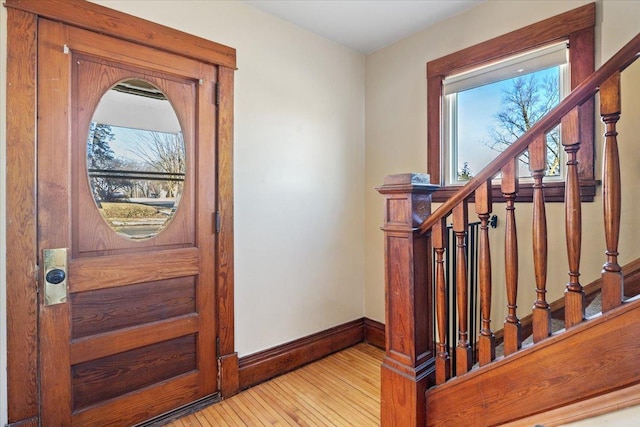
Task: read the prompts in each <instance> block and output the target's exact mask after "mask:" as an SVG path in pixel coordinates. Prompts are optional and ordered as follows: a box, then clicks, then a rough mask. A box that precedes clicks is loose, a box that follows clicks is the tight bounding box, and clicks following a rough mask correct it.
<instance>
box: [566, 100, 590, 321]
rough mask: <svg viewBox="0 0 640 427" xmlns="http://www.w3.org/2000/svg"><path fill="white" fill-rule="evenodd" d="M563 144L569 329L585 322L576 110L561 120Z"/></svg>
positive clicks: (577, 118)
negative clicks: (565, 164)
mask: <svg viewBox="0 0 640 427" xmlns="http://www.w3.org/2000/svg"><path fill="white" fill-rule="evenodd" d="M561 125H562V126H561V130H562V145H563V146H564V150H565V151H566V153H567V180H566V184H565V195H564V200H565V232H566V239H567V255H568V259H569V283H567V289H566V291H565V309H564V321H565V328H567V329H568V328H570V327H572V326H575V325H577V324H578V323H580V322H582V319H584V309H585V298H584V291H583V290H582V285H581V284H580V280H579V277H580V248H581V245H582V212H581V205H580V182H579V181H578V158H577V153H578V150H579V149H580V117H579V110H578V108H577V107H576V108H574V109H573V110H571V111H570V112H569V113H567V115H566V116H564V117H563V118H562V122H561Z"/></svg>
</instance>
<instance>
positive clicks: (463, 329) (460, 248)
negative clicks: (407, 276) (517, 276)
mask: <svg viewBox="0 0 640 427" xmlns="http://www.w3.org/2000/svg"><path fill="white" fill-rule="evenodd" d="M468 212H469V211H468V208H467V202H466V201H463V202H462V203H460V204H459V205H458V206H456V207H455V208H453V232H454V233H455V235H456V301H457V305H458V345H457V347H456V375H457V376H460V375H462V374H464V373H466V372H468V371H469V370H470V369H471V366H472V365H473V363H472V357H471V356H472V354H471V346H469V332H468V324H469V321H468V312H469V301H468V299H469V290H468V289H467V286H468V283H467V243H466V236H467V229H468V228H469V213H468Z"/></svg>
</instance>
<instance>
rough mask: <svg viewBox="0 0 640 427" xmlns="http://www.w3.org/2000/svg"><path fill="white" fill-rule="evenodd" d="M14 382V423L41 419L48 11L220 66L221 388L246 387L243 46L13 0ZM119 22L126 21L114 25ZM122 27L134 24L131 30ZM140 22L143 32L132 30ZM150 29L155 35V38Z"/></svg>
mask: <svg viewBox="0 0 640 427" xmlns="http://www.w3.org/2000/svg"><path fill="white" fill-rule="evenodd" d="M5 6H6V7H7V8H8V10H7V52H8V55H7V57H8V60H7V88H6V94H7V111H6V115H7V230H6V233H7V234H6V236H7V242H8V248H7V249H8V250H7V273H6V279H7V295H6V297H7V312H8V322H7V350H8V351H7V353H8V354H7V368H8V375H7V382H8V391H9V393H8V414H9V423H10V425H13V424H20V425H33V426H36V425H38V424H39V412H38V406H39V403H38V385H37V381H38V360H37V354H38V342H37V336H38V335H37V330H38V329H37V328H38V317H37V312H38V294H37V288H38V272H37V259H38V249H37V240H36V239H37V223H36V202H37V199H36V188H37V187H36V148H37V142H36V130H37V116H36V111H37V104H36V102H37V93H36V88H37V77H36V72H37V69H36V64H37V43H36V41H37V21H38V17H47V18H51V19H55V20H57V21H60V22H63V23H67V24H71V25H74V26H78V27H81V28H85V29H89V30H93V31H98V30H99V31H100V32H101V33H103V34H108V35H111V36H113V37H117V38H120V39H125V40H129V41H134V42H137V43H140V44H143V45H145V46H150V47H154V48H158V49H161V50H165V51H169V52H173V53H177V54H180V55H182V56H187V57H190V58H193V59H197V60H200V61H203V62H206V63H210V64H215V65H219V85H220V105H219V109H218V117H217V120H218V126H217V132H218V153H217V161H218V176H217V185H218V201H217V203H218V211H219V212H220V214H221V216H220V232H219V233H218V234H217V242H216V243H217V244H216V248H217V250H216V258H215V264H216V279H217V289H216V305H217V308H218V314H217V315H218V322H217V325H218V331H217V337H219V338H220V345H219V353H218V358H219V361H220V372H219V376H220V378H219V381H220V384H219V386H220V387H219V388H220V390H221V393H222V395H223V396H229V395H231V394H234V393H235V392H236V391H237V390H238V357H237V353H236V352H235V351H234V346H235V345H234V342H235V339H234V282H233V277H234V274H233V84H234V69H235V49H232V48H227V47H225V46H222V45H219V44H217V43H213V42H210V41H208V40H205V39H200V38H198V37H195V36H191V35H189V34H185V33H182V32H180V31H177V30H174V29H171V28H167V27H164V26H161V25H158V24H155V23H152V22H149V21H146V20H143V19H139V18H135V17H132V16H130V15H126V14H123V13H120V12H116V11H113V10H110V9H108V8H105V7H102V6H99V5H95V4H92V3H88V2H85V1H80V0H72V1H66V0H65V1H62V0H50V1H47V2H41V1H37V0H7V1H6V3H5ZM114 20H115V21H117V22H118V25H113V22H114ZM114 28H118V29H120V28H123V29H124V31H129V33H132V34H129V33H126V34H125V35H124V36H123V35H119V34H116V33H115V32H114ZM132 29H134V30H135V31H132ZM147 36H150V37H149V38H147Z"/></svg>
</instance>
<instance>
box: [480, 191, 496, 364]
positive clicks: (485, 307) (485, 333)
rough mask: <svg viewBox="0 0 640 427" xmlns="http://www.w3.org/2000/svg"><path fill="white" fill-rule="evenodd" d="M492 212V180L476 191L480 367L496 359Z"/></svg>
mask: <svg viewBox="0 0 640 427" xmlns="http://www.w3.org/2000/svg"><path fill="white" fill-rule="evenodd" d="M491 210H492V201H491V180H488V181H487V182H485V183H484V184H483V185H481V186H480V187H479V188H478V189H477V190H476V213H477V214H478V218H480V241H479V243H478V264H479V275H478V280H479V282H480V321H481V325H480V336H479V337H478V362H479V363H480V366H484V365H486V364H487V363H490V362H491V361H492V360H493V359H495V358H496V338H495V336H494V335H493V331H492V330H491V251H490V250H489V216H490V214H491Z"/></svg>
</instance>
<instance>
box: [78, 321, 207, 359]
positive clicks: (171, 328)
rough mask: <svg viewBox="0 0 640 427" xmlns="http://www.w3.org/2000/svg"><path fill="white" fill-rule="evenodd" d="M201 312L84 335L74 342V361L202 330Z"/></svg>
mask: <svg viewBox="0 0 640 427" xmlns="http://www.w3.org/2000/svg"><path fill="white" fill-rule="evenodd" d="M199 320H200V319H199V316H198V315H197V314H188V315H186V316H181V317H178V318H174V319H169V320H164V321H160V322H155V323H150V324H146V325H142V326H137V327H132V328H126V329H124V330H119V331H115V332H109V333H105V334H101V335H94V336H91V337H86V338H81V339H79V340H75V341H72V343H71V351H70V353H71V364H72V365H75V364H78V363H83V362H87V361H89V360H94V359H97V358H101V357H106V356H111V355H113V354H115V353H121V352H124V351H129V350H133V349H135V348H139V347H142V346H145V345H151V344H153V343H156V342H159V341H167V340H170V339H172V338H177V337H181V336H183V335H188V334H193V333H196V332H198V326H199Z"/></svg>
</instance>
